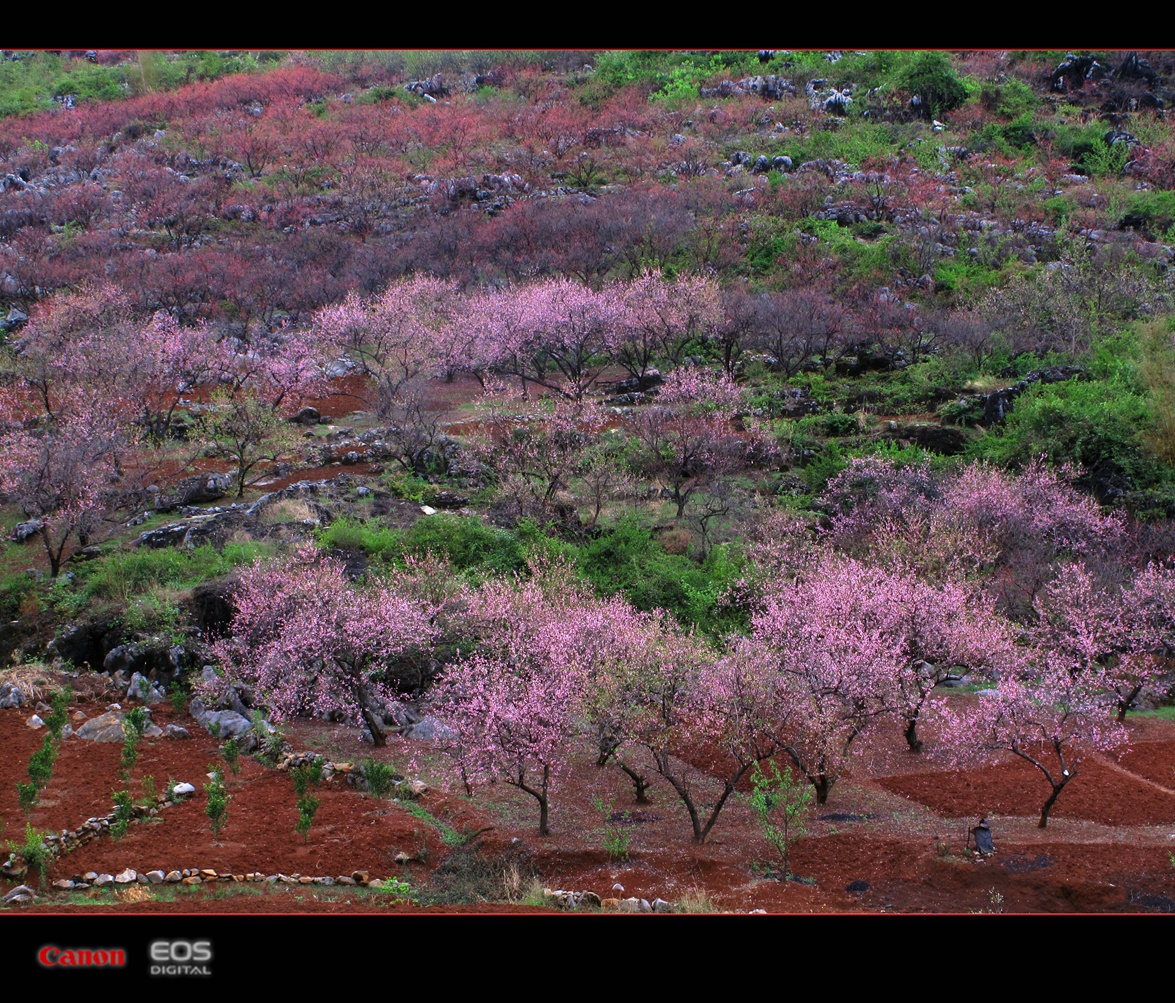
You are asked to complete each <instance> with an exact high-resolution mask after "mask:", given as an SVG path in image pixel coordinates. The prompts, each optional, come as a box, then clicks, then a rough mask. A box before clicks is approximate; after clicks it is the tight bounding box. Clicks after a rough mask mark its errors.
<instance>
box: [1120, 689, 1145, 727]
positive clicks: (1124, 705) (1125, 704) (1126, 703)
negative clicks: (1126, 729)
mask: <svg viewBox="0 0 1175 1003" xmlns="http://www.w3.org/2000/svg"><path fill="white" fill-rule="evenodd" d="M1141 692H1142V687H1141V686H1135V687H1134V689H1133V690H1131V692H1130V696H1128V697H1119V698H1118V723H1119V724H1121V723H1122V722H1123V721H1125V720H1126V712H1127V711H1128V710H1129V709H1130V708H1131V707H1132V706H1133V705H1134V701H1135V700H1136V699H1137V698H1138V694H1139V693H1141Z"/></svg>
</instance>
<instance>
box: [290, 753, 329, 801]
mask: <svg viewBox="0 0 1175 1003" xmlns="http://www.w3.org/2000/svg"><path fill="white" fill-rule="evenodd" d="M325 766H326V764H325V762H324V761H323V760H322V759H319V758H314V759H309V760H307V761H306V762H304V763H302V764H301V765H300V766H295V767H294V768H293V769H292V770H290V777H291V778H292V779H293V781H294V792H295V793H296V794H299V795H302V794H305V793H306V791H307V790H309V789H310V786H311V785H313V786H315V787H317V786H318V785H319V784H320V783H322V771H323V769H324V768H325Z"/></svg>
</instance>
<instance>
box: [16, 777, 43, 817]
mask: <svg viewBox="0 0 1175 1003" xmlns="http://www.w3.org/2000/svg"><path fill="white" fill-rule="evenodd" d="M39 793H40V790H39V788H38V787H37V785H36V784H34V783H27V784H22V783H20V782H19V781H18V782H17V785H16V801H17V804H19V805H20V810H21V811H22V812H24V813H25V814H26V815H27V814H28V813H29V812H31V811H32V810H33V807H34V806H35V805H36V803H37V795H38V794H39Z"/></svg>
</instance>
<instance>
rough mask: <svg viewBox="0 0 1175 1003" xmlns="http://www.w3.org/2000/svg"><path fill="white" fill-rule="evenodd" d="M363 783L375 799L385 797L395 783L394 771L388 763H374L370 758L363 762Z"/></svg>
mask: <svg viewBox="0 0 1175 1003" xmlns="http://www.w3.org/2000/svg"><path fill="white" fill-rule="evenodd" d="M361 769H362V772H363V782H364V783H365V784H367V789H368V790H369V791H371V793H372V794H374V795H375V796H376V797H377V798H382V797H387V795H388V794H389V793H390V792H391V790H392V786H393V785H394V784H395V782H396V771H395V770H394V769H392V767H391V765H390V764H389V763H379V762H376V760H374V759H373V758H372V757H371V756H368V757H367V758H366V759H365V760H363V765H362V768H361Z"/></svg>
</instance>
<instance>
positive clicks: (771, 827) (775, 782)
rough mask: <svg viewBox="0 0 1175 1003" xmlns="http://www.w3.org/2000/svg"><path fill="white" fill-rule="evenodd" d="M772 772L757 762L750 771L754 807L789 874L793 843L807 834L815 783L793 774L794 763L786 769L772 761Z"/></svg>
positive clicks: (784, 869) (785, 873)
mask: <svg viewBox="0 0 1175 1003" xmlns="http://www.w3.org/2000/svg"><path fill="white" fill-rule="evenodd" d="M768 765H769V766H770V767H771V772H770V773H767V772H765V771H764V770H763V768H762V765H761V764H759V763H756V764H755V766H754V769H753V770H752V771H751V784H752V787H753V790H752V791H751V796H750V802H751V810H752V811H753V812H754V813H755V817H756V818H757V819H758V821H759V827H760V829H761V830H762V832H763V836H764V838H765V839H766V840H767V842H768V843H770V844H771V846H772V847H773V848H774V849H775V852H776V853H777V854H778V855H779V861H780V864H781V865H782V867H783V873H784V875H787V876H790V873H791V872H790V860H789V858H790V855H791V847H792V844H793V843H794V842H795V841H796V840H797V839H800V838H801V837H802V836H803V835H804V834H805V826H804V816H805V815H806V813H807V811H808V808H809V806H810V805H811V803H812V794H813V792H812V787H811V785H809V784H808V783H807V782H806V781H805V780H804V778H803V777H796V776H793V774H792V770H791V767H790V766H788V767H785V768H784V771H783V773H782V774H781V773H780V772H779V767H778V766H776V765H775V763H773V762H769V763H768Z"/></svg>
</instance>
